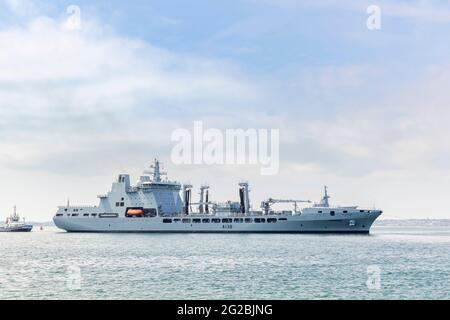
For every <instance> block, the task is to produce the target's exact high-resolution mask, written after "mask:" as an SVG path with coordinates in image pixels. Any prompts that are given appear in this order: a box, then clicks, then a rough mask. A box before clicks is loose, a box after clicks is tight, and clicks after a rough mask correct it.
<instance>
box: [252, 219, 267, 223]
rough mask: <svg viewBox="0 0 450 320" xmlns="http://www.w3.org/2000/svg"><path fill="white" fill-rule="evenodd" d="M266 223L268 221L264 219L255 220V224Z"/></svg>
mask: <svg viewBox="0 0 450 320" xmlns="http://www.w3.org/2000/svg"><path fill="white" fill-rule="evenodd" d="M264 222H266V219H264V218H255V223H264Z"/></svg>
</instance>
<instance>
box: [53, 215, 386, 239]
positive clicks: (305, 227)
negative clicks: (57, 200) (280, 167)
mask: <svg viewBox="0 0 450 320" xmlns="http://www.w3.org/2000/svg"><path fill="white" fill-rule="evenodd" d="M377 217H378V214H372V215H365V216H364V217H350V218H342V219H333V220H331V219H317V217H315V218H314V219H308V218H304V217H302V216H292V217H288V218H286V220H278V221H277V222H275V223H267V222H266V223H255V222H252V223H245V222H240V223H235V222H232V223H210V222H209V223H192V222H189V223H184V222H182V219H187V218H185V217H184V218H181V219H180V221H177V222H174V220H175V219H176V218H167V217H154V218H96V219H89V220H90V221H89V223H86V222H87V221H86V220H87V219H85V218H72V217H71V218H55V219H54V222H55V225H56V226H57V227H58V228H60V229H63V230H66V231H68V232H94V233H96V232H98V233H346V234H348V233H355V234H368V233H369V232H370V228H371V226H372V224H373V222H374V221H375V219H376V218H377ZM196 218H197V219H208V218H209V219H213V218H214V217H212V218H211V217H208V218H206V217H195V218H194V219H196ZM253 218H254V217H253ZM258 218H261V217H258ZM265 218H266V219H267V217H265ZM269 218H270V217H269ZM168 219H170V220H171V221H172V222H171V223H167V222H163V221H164V220H165V221H168ZM191 219H192V218H191Z"/></svg>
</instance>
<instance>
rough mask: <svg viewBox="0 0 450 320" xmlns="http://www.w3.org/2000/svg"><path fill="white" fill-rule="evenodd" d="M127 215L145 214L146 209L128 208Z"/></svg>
mask: <svg viewBox="0 0 450 320" xmlns="http://www.w3.org/2000/svg"><path fill="white" fill-rule="evenodd" d="M127 215H129V216H141V215H142V216H143V215H144V210H142V209H128V211H127Z"/></svg>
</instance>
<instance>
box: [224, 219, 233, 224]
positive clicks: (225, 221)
mask: <svg viewBox="0 0 450 320" xmlns="http://www.w3.org/2000/svg"><path fill="white" fill-rule="evenodd" d="M232 222H233V219H228V218H225V219H222V223H232Z"/></svg>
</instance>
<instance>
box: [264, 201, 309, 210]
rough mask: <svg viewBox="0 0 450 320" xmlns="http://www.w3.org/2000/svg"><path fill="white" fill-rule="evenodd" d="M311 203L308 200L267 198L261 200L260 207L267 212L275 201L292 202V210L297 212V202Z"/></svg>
mask: <svg viewBox="0 0 450 320" xmlns="http://www.w3.org/2000/svg"><path fill="white" fill-rule="evenodd" d="M305 202H306V203H311V201H310V200H289V199H272V198H269V199H267V200H265V201H263V202H261V209H262V210H263V212H264V214H269V212H270V208H271V206H272V205H273V204H275V203H293V204H294V212H295V213H297V203H305Z"/></svg>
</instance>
